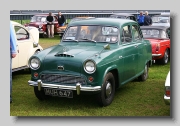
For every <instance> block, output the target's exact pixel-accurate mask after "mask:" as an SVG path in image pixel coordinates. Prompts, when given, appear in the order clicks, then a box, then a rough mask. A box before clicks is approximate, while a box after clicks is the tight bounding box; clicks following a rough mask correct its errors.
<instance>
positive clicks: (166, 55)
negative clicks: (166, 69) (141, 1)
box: [165, 52, 168, 63]
mask: <svg viewBox="0 0 180 126" xmlns="http://www.w3.org/2000/svg"><path fill="white" fill-rule="evenodd" d="M167 62H168V54H167V52H165V63H167Z"/></svg>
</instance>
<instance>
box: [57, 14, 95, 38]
mask: <svg viewBox="0 0 180 126" xmlns="http://www.w3.org/2000/svg"><path fill="white" fill-rule="evenodd" d="M90 18H95V17H75V18H72V19H71V21H70V22H69V23H71V22H74V21H79V20H83V19H90ZM69 23H66V25H64V26H61V27H60V28H59V30H60V34H59V35H60V36H63V34H64V32H65V30H66V28H67V26H68V24H69Z"/></svg>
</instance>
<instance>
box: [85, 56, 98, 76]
mask: <svg viewBox="0 0 180 126" xmlns="http://www.w3.org/2000/svg"><path fill="white" fill-rule="evenodd" d="M88 62H92V63H93V64H94V70H93V71H88V70H87V69H86V63H88ZM83 67H84V71H85V72H86V73H88V74H93V73H94V72H95V71H96V62H95V61H94V60H91V59H87V60H85V61H84V64H83Z"/></svg>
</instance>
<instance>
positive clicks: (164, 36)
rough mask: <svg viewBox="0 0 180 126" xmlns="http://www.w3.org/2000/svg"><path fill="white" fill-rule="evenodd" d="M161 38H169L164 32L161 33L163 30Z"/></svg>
mask: <svg viewBox="0 0 180 126" xmlns="http://www.w3.org/2000/svg"><path fill="white" fill-rule="evenodd" d="M161 37H162V38H169V37H168V36H167V34H166V32H165V31H163V30H162V35H161Z"/></svg>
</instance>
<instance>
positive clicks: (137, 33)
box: [132, 25, 141, 41]
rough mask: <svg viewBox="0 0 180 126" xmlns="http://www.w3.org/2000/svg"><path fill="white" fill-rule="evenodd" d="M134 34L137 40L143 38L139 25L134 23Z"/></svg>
mask: <svg viewBox="0 0 180 126" xmlns="http://www.w3.org/2000/svg"><path fill="white" fill-rule="evenodd" d="M132 34H133V36H134V40H135V41H137V40H141V36H140V34H139V29H138V26H137V25H133V26H132Z"/></svg>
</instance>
